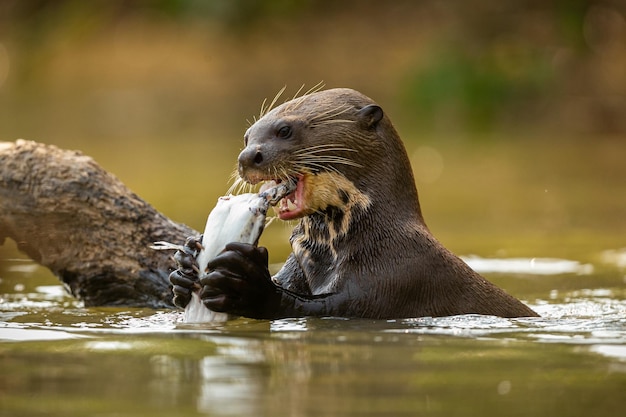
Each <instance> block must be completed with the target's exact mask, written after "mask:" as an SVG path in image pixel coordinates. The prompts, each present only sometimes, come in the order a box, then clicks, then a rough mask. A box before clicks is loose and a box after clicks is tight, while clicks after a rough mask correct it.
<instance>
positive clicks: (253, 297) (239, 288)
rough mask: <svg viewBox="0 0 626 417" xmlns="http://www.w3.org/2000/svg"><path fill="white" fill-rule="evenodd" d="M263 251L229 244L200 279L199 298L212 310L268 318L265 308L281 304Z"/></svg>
mask: <svg viewBox="0 0 626 417" xmlns="http://www.w3.org/2000/svg"><path fill="white" fill-rule="evenodd" d="M267 262H268V255H267V250H266V249H265V248H257V247H255V246H253V245H250V244H247V243H229V244H228V245H226V248H225V249H224V251H223V252H222V253H221V254H219V255H218V256H217V257H216V258H215V259H213V260H212V261H211V262H209V265H208V269H209V270H210V271H211V272H209V274H208V275H207V276H206V277H204V278H202V279H201V280H200V284H201V285H202V292H201V293H200V298H201V299H202V302H203V303H204V305H205V306H206V307H207V308H209V309H210V310H213V311H219V312H225V313H230V314H233V315H239V316H245V317H250V318H258V319H263V318H269V317H268V313H267V311H268V307H269V306H271V305H273V304H274V303H276V302H280V291H279V289H278V287H276V285H274V283H273V282H272V280H271V276H270V273H269V270H268V268H267Z"/></svg>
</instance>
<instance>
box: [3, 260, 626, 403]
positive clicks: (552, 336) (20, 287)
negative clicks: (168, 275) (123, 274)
mask: <svg viewBox="0 0 626 417" xmlns="http://www.w3.org/2000/svg"><path fill="white" fill-rule="evenodd" d="M625 258H626V250H612V251H605V252H603V253H602V254H601V256H600V257H598V259H600V261H598V262H597V263H595V264H592V263H582V262H577V261H573V260H567V259H525V258H497V259H493V258H492V259H484V258H478V257H468V258H466V260H467V262H469V263H470V264H471V265H472V266H473V267H474V268H476V269H478V270H480V271H481V272H482V273H484V274H485V275H487V276H488V277H489V278H491V279H493V280H495V281H497V282H498V283H499V285H502V286H504V287H505V288H507V287H515V288H519V283H520V282H525V281H533V282H535V283H536V284H539V285H538V286H539V287H540V288H541V290H539V291H540V292H542V293H543V295H544V297H543V298H540V297H535V298H532V299H530V298H531V297H533V294H536V293H537V290H536V289H533V290H532V291H530V292H527V293H526V294H524V293H522V294H521V296H522V297H524V295H527V296H528V298H529V301H530V304H531V306H532V307H533V308H534V309H535V310H536V311H537V312H539V313H540V314H541V316H542V317H541V318H519V319H502V318H497V317H485V316H473V315H468V316H456V317H442V318H416V319H404V320H353V319H350V320H347V319H339V318H324V319H322V318H314V319H313V318H307V319H286V320H274V321H259V320H248V319H238V320H235V321H232V322H229V323H226V324H219V325H185V324H183V323H182V313H181V312H177V311H154V310H144V309H112V308H84V307H83V306H82V305H81V303H80V302H78V301H76V300H74V299H73V298H71V297H69V296H67V295H66V294H65V292H64V291H63V288H62V287H61V286H58V285H38V284H37V282H38V278H37V276H41V275H45V273H46V272H45V271H43V270H42V269H41V268H40V267H37V266H36V265H34V264H32V263H31V262H28V261H24V260H13V261H11V260H9V261H6V262H5V268H4V273H3V275H4V276H3V280H2V282H1V283H0V285H1V287H0V288H1V289H2V292H3V293H2V294H1V298H2V304H1V308H0V369H1V373H0V392H1V395H0V415H2V416H37V415H52V416H54V415H58V416H85V415H93V416H143V415H146V416H147V415H149V416H160V415H164V416H165V415H167V416H171V415H177V416H184V415H209V416H363V415H372V416H387V415H388V416H405V415H406V416H415V415H442V416H450V415H467V416H469V415H481V416H485V415H503V414H504V415H524V416H529V415H532V416H534V415H563V416H565V415H567V416H577V415H581V416H582V415H585V416H588V415H594V416H604V415H606V416H609V415H610V416H615V415H620V414H621V413H623V410H624V409H625V407H626V396H625V395H624V393H625V392H626V286H625V285H624V280H625V274H626V272H625V265H624V263H623V262H624V259H625ZM44 281H45V282H48V281H46V280H44ZM563 282H569V283H570V285H563ZM25 283H26V284H25ZM31 283H33V284H31ZM536 286H537V285H533V288H535V287H536ZM568 287H569V288H568ZM522 288H523V286H522ZM548 288H552V290H548ZM518 292H519V291H517V292H516V295H520V294H518Z"/></svg>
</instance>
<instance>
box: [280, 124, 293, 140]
mask: <svg viewBox="0 0 626 417" xmlns="http://www.w3.org/2000/svg"><path fill="white" fill-rule="evenodd" d="M276 136H277V137H278V138H280V139H287V138H289V137H290V136H291V126H283V127H281V128H280V129H278V131H277V132H276Z"/></svg>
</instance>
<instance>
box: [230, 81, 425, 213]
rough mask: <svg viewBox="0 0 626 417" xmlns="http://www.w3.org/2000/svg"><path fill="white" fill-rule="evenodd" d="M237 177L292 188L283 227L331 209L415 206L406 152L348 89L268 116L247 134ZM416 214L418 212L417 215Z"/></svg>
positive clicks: (369, 105)
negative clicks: (399, 202)
mask: <svg viewBox="0 0 626 417" xmlns="http://www.w3.org/2000/svg"><path fill="white" fill-rule="evenodd" d="M244 144H245V148H244V149H243V151H242V152H241V153H240V154H239V175H240V176H241V178H243V179H244V180H245V181H247V182H249V183H251V184H256V183H258V182H261V181H269V180H274V181H276V182H282V181H294V182H296V183H297V186H296V189H295V191H294V192H293V193H291V194H289V195H288V196H287V197H285V198H283V199H282V200H281V202H280V204H279V207H278V213H279V217H280V218H281V219H283V220H290V219H296V218H300V217H304V216H308V215H311V214H313V213H316V212H317V213H323V212H325V211H326V210H327V209H328V208H330V207H334V208H337V209H339V210H342V211H349V209H350V207H354V206H355V205H356V206H360V207H361V208H362V209H367V208H368V207H369V206H370V205H372V203H373V202H375V201H380V202H382V203H383V204H388V205H390V206H391V207H393V206H394V201H393V200H394V199H397V198H403V199H406V198H407V197H408V199H409V200H411V199H414V200H415V201H416V202H417V192H416V191H415V185H414V182H413V175H412V171H411V167H410V165H409V161H408V158H407V156H406V151H405V150H404V146H403V145H402V142H401V140H400V138H399V137H398V134H397V133H396V131H395V129H394V128H393V126H392V125H391V122H390V121H389V119H388V118H387V117H386V115H385V114H384V112H383V110H382V109H381V108H380V107H379V106H378V105H377V104H376V103H374V102H373V101H372V100H371V99H369V98H368V97H366V96H364V95H363V94H361V93H359V92H357V91H354V90H350V89H332V90H325V91H320V92H316V93H312V94H307V95H304V96H302V97H299V98H295V99H293V100H291V101H288V102H286V103H284V104H282V105H280V106H278V107H276V108H274V109H273V110H271V111H269V112H267V113H266V114H265V115H263V116H262V117H261V118H260V119H259V120H258V121H257V122H256V123H254V124H253V125H252V126H251V127H250V128H249V129H248V130H247V132H246V133H245V136H244ZM418 211H419V209H418Z"/></svg>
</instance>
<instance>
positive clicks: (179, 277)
mask: <svg viewBox="0 0 626 417" xmlns="http://www.w3.org/2000/svg"><path fill="white" fill-rule="evenodd" d="M200 242H202V235H200V236H190V237H188V238H187V239H186V240H185V244H184V245H183V246H182V248H181V249H179V250H177V251H176V253H175V254H174V262H176V266H177V269H176V270H174V271H173V272H172V273H171V274H170V275H169V280H170V283H171V284H172V292H173V293H174V299H173V302H174V304H175V305H176V306H178V307H181V308H185V307H186V306H187V304H189V301H191V293H192V292H193V291H195V290H197V289H199V288H200V286H199V285H198V275H199V270H198V263H197V262H196V257H197V256H198V253H199V252H200V250H201V249H202V245H201V244H200Z"/></svg>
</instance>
